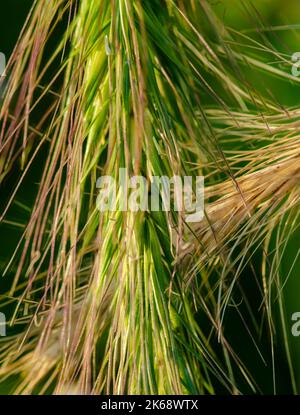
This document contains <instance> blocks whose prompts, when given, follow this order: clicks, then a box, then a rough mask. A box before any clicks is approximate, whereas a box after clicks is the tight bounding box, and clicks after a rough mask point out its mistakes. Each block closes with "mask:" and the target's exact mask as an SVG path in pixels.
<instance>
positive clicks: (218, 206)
mask: <svg viewBox="0 0 300 415" xmlns="http://www.w3.org/2000/svg"><path fill="white" fill-rule="evenodd" d="M204 22H205V25H204ZM58 24H60V25H62V26H63V35H62V36H59V41H58V42H56V44H55V47H54V50H52V49H53V46H51V45H52V42H53V37H54V38H55V39H56V37H55V33H56V29H57V27H58ZM221 29H222V30H221ZM211 33H212V34H211ZM247 42H250V43H251V41H249V38H248V37H247V38H246V40H245V43H247ZM237 43H238V42H237V41H236V40H235V38H234V37H233V35H232V34H231V32H230V31H228V30H226V29H225V28H223V26H222V24H221V22H220V21H219V20H218V19H217V17H216V16H215V15H214V13H213V11H212V10H211V8H210V6H209V4H208V3H207V2H206V1H201V2H196V1H190V2H181V1H158V0H152V1H141V0H134V1H129V0H120V1H114V0H111V1H109V0H101V1H99V2H91V1H88V0H81V1H79V2H77V1H72V0H67V1H66V0H53V1H51V2H47V6H46V7H45V5H44V2H41V1H40V0H36V1H35V2H34V5H33V8H32V11H31V14H30V16H29V18H28V20H27V22H26V25H25V28H24V31H23V32H22V35H21V37H20V40H19V42H18V44H17V46H16V49H15V52H14V54H13V56H12V58H11V61H10V66H9V71H8V73H9V84H8V88H7V91H6V95H5V98H4V102H3V105H2V108H1V115H0V120H1V147H0V169H1V170H0V181H1V182H5V180H7V176H9V173H10V172H11V171H12V169H13V168H20V169H21V171H22V173H21V176H20V178H19V181H18V184H17V186H16V188H15V189H14V190H13V191H12V193H11V195H10V197H9V198H8V200H7V203H6V205H5V208H4V210H3V212H2V215H1V220H7V218H9V212H10V209H11V208H12V207H13V206H14V204H15V203H16V201H17V200H18V195H19V194H20V192H21V191H22V186H23V182H24V180H25V179H26V177H27V175H28V174H29V173H30V171H31V169H32V168H33V166H34V165H35V163H36V160H37V158H38V155H39V154H40V153H42V152H44V153H42V154H46V157H45V158H44V159H43V164H42V166H41V167H40V169H41V174H40V178H39V183H38V187H37V191H36V195H35V201H34V203H33V205H32V209H31V212H30V217H29V219H28V223H27V225H26V227H25V229H24V232H23V234H22V236H21V238H20V242H19V244H18V246H17V247H16V250H15V252H14V253H13V254H12V256H11V258H10V260H9V261H8V262H7V264H6V266H5V269H4V277H5V278H6V279H8V278H9V279H10V281H9V283H10V288H9V290H8V292H5V293H3V296H2V300H1V301H2V302H3V305H4V304H8V303H10V304H11V307H12V308H13V313H12V316H11V320H10V325H11V327H14V328H15V332H14V334H12V335H11V336H9V337H8V338H6V339H4V340H3V342H1V346H0V347H1V349H0V359H1V360H0V361H1V368H0V382H2V383H4V382H7V381H8V380H9V381H10V382H12V384H13V386H12V388H11V393H30V394H32V393H40V394H42V393H55V394H60V393H74V392H75V393H82V394H91V393H92V394H99V393H114V394H124V393H129V394H143V393H149V394H213V393H216V391H217V390H218V389H221V390H225V391H227V392H229V393H235V394H237V393H243V388H244V387H245V388H246V389H247V390H250V391H259V385H257V383H256V381H255V378H253V376H252V373H251V370H248V368H247V367H246V365H245V364H244V362H243V361H242V359H240V358H239V355H238V351H237V350H234V348H233V347H232V345H231V343H230V341H229V340H228V339H227V336H226V325H225V323H224V318H225V317H224V316H225V314H226V310H227V307H228V305H229V303H230V301H231V300H232V293H233V292H234V289H235V286H236V285H237V284H238V280H239V275H240V274H241V272H242V270H243V269H244V267H246V266H247V264H249V262H250V260H251V255H252V251H255V250H256V249H261V252H262V267H263V270H264V271H263V272H262V280H261V281H260V288H261V289H262V312H261V313H262V320H264V319H266V320H267V322H268V327H267V329H266V328H265V329H266V331H267V333H268V335H270V339H271V340H270V342H271V346H272V347H274V346H273V335H274V328H273V321H272V308H273V297H272V295H273V291H272V290H273V287H274V285H276V284H277V288H278V280H277V281H276V278H277V276H276V271H275V270H274V266H275V265H273V271H272V272H271V271H270V275H266V270H269V269H272V265H271V264H270V261H269V258H268V248H269V246H268V241H270V239H271V237H272V235H273V234H274V232H276V230H277V226H278V225H280V224H281V221H282V218H283V217H284V215H291V216H290V223H291V230H290V232H292V231H293V228H294V227H296V222H297V221H296V219H295V217H296V216H297V208H298V204H299V185H298V182H299V180H298V179H299V165H300V164H299V150H298V143H299V136H298V133H297V128H298V118H299V113H298V112H297V111H295V110H294V111H293V110H291V111H290V112H289V113H288V114H287V113H286V112H285V111H283V110H281V109H280V108H278V106H277V105H276V104H274V103H273V102H272V101H271V100H270V98H269V97H267V96H263V95H264V94H263V93H260V92H258V91H256V90H255V89H254V88H253V89H250V88H249V84H248V83H247V81H246V80H245V79H244V76H243V75H242V74H243V71H242V65H245V62H246V64H249V63H250V64H252V65H254V66H257V67H259V68H260V69H261V70H263V71H265V72H266V73H269V74H270V75H276V76H279V77H283V78H284V73H283V72H280V71H279V70H277V71H274V69H273V67H272V66H270V65H267V64H266V63H264V62H260V61H259V59H257V58H255V59H254V58H253V57H252V56H250V54H249V56H246V55H245V54H246V53H247V51H246V52H245V51H243V52H241V51H240V50H239V48H238V47H237ZM48 50H52V52H51V54H50V55H47V53H46V52H47V51H48ZM269 53H272V51H269ZM51 75H52V76H51ZM288 78H289V79H290V77H288ZM49 79H50V80H49ZM295 82H297V81H295ZM41 111H43V116H42V117H41V116H40V113H41ZM229 142H231V143H232V146H231V147H229V148H228V143H229ZM120 168H127V169H128V171H129V172H130V173H131V174H136V175H143V176H145V177H146V178H147V179H148V180H150V177H151V176H164V175H165V176H169V177H170V176H173V175H179V176H184V175H192V176H196V175H204V176H205V180H206V211H205V219H204V220H203V221H201V222H200V223H198V224H196V225H195V226H191V225H188V224H186V223H185V222H184V219H183V217H182V216H181V215H180V214H178V213H177V212H171V213H168V212H163V211H162V212H151V211H146V212H142V211H138V212H130V211H113V212H111V211H109V212H105V213H100V212H99V211H98V209H97V205H96V197H97V189H96V181H97V178H98V177H100V176H105V175H110V176H113V177H115V179H116V180H117V181H119V180H120V177H119V175H118V172H119V169H120ZM120 197H121V195H120V194H118V195H117V198H120ZM292 217H293V218H294V223H293V219H292ZM279 245H280V244H279ZM278 248H279V249H280V247H278ZM237 251H238V252H237ZM276 260H277V261H278V260H279V259H278V257H277V256H275V259H274V261H276ZM275 267H276V266H275ZM279 291H280V289H279ZM218 341H219V342H220V345H219V344H218ZM286 348H287V355H288V356H289V348H288V345H286ZM290 366H291V365H290ZM274 378H275V376H274ZM291 379H292V384H293V387H294V390H296V389H297V386H296V383H295V382H296V381H295V379H294V375H293V373H292V370H291ZM274 382H275V381H274ZM245 385H246V386H245Z"/></svg>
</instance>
